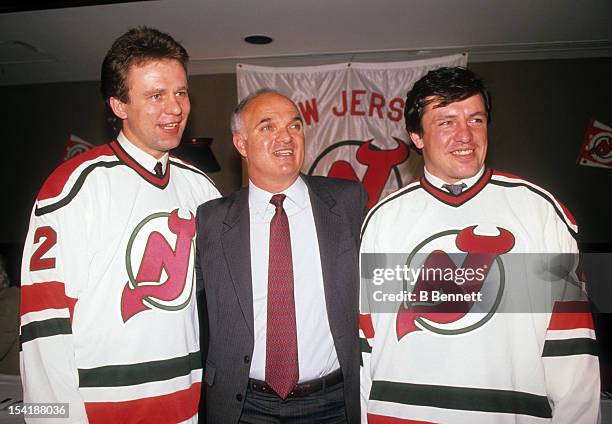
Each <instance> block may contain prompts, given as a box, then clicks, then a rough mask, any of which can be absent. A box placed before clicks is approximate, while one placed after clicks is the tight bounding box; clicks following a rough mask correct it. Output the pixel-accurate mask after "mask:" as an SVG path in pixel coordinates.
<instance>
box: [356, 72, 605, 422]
mask: <svg viewBox="0 0 612 424" xmlns="http://www.w3.org/2000/svg"><path fill="white" fill-rule="evenodd" d="M490 116H491V101H490V97H489V93H488V92H487V91H486V89H485V88H484V86H483V83H482V80H481V79H480V78H479V77H478V76H477V75H476V74H474V73H473V72H471V71H469V70H467V69H465V68H441V69H438V70H434V71H431V72H429V73H428V74H427V75H425V76H424V77H423V78H421V79H420V80H419V81H418V82H417V83H416V84H415V85H414V87H413V89H412V90H411V91H410V92H409V93H408V97H407V99H406V106H405V119H406V127H407V130H408V133H409V135H410V138H411V141H412V142H413V143H414V146H415V147H416V148H418V149H419V150H421V152H422V154H423V158H424V162H425V170H424V176H423V177H422V178H420V179H419V180H417V181H414V182H412V183H410V184H409V185H407V186H406V187H404V188H402V189H400V190H398V191H397V192H395V193H393V194H391V195H390V196H388V197H387V198H385V199H384V200H382V201H381V202H379V203H378V204H377V205H376V206H375V207H373V208H372V210H371V211H370V213H369V214H368V216H367V217H366V220H365V222H364V225H363V228H362V243H361V267H362V270H361V272H362V286H361V301H360V308H361V315H360V338H361V347H362V368H361V408H362V422H364V423H366V422H368V423H394V424H400V423H451V424H452V423H470V424H474V423H476V424H478V423H483V424H484V423H486V424H490V423H568V424H569V423H588V424H590V423H595V422H596V421H597V420H598V414H599V390H600V383H599V365H598V358H597V356H596V353H595V340H594V339H595V336H594V331H593V321H592V319H591V315H590V312H589V307H588V302H586V300H585V296H584V291H583V285H582V283H581V281H580V280H579V278H578V277H577V275H578V274H579V272H578V271H577V270H578V268H577V266H576V265H577V253H578V250H577V244H576V235H577V226H576V223H575V222H574V219H573V218H572V216H571V215H570V214H569V212H568V211H567V210H566V209H565V208H564V206H563V205H562V204H561V203H559V202H558V201H557V200H556V199H555V198H554V197H553V196H552V195H551V194H550V193H548V192H547V191H545V190H544V189H542V188H540V187H538V186H536V185H534V184H532V183H530V182H528V181H525V180H523V179H520V178H518V177H515V176H512V175H508V174H504V173H501V172H497V171H494V170H492V169H490V168H487V167H486V166H485V164H484V162H485V157H486V153H487V142H488V140H487V125H488V122H489V120H490ZM517 264H518V265H517ZM534 264H535V265H538V266H539V268H538V267H533V266H532V265H534ZM542 264H544V265H542ZM522 265H526V266H522ZM527 265H528V266H527ZM560 288H561V289H562V290H559V289H560ZM559 292H561V293H562V294H561V295H558V293H559ZM570 293H573V294H572V295H571V296H570V295H569V294H570Z"/></svg>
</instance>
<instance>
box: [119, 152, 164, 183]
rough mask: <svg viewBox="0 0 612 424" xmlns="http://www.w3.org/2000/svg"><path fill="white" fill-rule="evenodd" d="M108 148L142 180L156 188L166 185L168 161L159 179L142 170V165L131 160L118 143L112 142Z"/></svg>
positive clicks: (146, 170)
mask: <svg viewBox="0 0 612 424" xmlns="http://www.w3.org/2000/svg"><path fill="white" fill-rule="evenodd" d="M110 146H111V148H112V149H113V151H114V152H115V154H116V155H117V156H118V157H119V159H121V160H122V161H123V162H125V164H126V165H127V166H129V167H130V168H132V169H133V170H134V171H136V172H138V174H139V175H140V176H141V177H142V178H144V179H145V180H147V181H148V182H150V183H151V184H154V185H156V186H160V187H165V186H166V185H168V181H169V180H170V161H168V165H167V166H166V173H165V174H164V175H163V176H162V177H161V178H158V177H157V176H156V175H155V174H154V173H152V172H151V171H150V170H148V169H146V168H144V167H143V166H142V165H140V164H139V163H138V162H136V161H135V160H134V159H132V157H131V156H130V155H128V154H127V152H126V151H125V150H123V148H122V147H121V145H120V144H119V143H118V142H116V141H112V142H111V143H110Z"/></svg>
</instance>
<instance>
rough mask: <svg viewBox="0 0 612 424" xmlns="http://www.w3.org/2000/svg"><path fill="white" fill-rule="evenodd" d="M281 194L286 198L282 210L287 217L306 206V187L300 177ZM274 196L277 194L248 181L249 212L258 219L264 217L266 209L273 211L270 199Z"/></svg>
mask: <svg viewBox="0 0 612 424" xmlns="http://www.w3.org/2000/svg"><path fill="white" fill-rule="evenodd" d="M281 193H283V194H284V195H285V196H287V198H286V199H285V202H284V203H283V208H284V209H285V211H286V212H287V215H292V213H291V211H292V210H293V211H296V210H302V209H304V208H306V207H307V206H308V187H307V186H306V183H305V182H304V180H303V179H302V177H298V178H297V179H296V180H295V181H294V182H293V184H291V185H290V186H289V187H287V188H286V189H285V190H283V191H282V192H281ZM274 194H278V193H270V192H267V191H266V190H262V189H261V188H259V187H257V186H256V185H255V184H253V182H252V181H251V180H249V208H250V210H251V212H252V213H255V214H256V215H258V216H260V217H264V216H266V212H267V209H268V208H271V209H274V205H272V204H271V203H270V199H271V198H272V196H273V195H274Z"/></svg>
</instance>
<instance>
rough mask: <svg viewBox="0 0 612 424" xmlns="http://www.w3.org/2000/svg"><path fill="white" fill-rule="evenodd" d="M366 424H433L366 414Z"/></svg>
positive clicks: (431, 423)
mask: <svg viewBox="0 0 612 424" xmlns="http://www.w3.org/2000/svg"><path fill="white" fill-rule="evenodd" d="M368 424H435V423H433V422H431V421H416V420H409V419H406V418H395V417H387V416H385V415H375V414H368Z"/></svg>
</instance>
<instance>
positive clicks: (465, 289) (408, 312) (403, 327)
mask: <svg viewBox="0 0 612 424" xmlns="http://www.w3.org/2000/svg"><path fill="white" fill-rule="evenodd" d="M476 228H477V227H476V226H471V227H467V228H464V229H462V230H449V231H443V232H441V233H438V234H435V235H433V236H431V237H429V238H427V239H426V240H425V241H423V242H421V243H420V244H419V245H418V246H417V247H416V248H415V250H414V251H413V252H412V253H411V254H410V256H409V257H408V260H407V261H406V264H407V265H408V266H409V267H415V268H416V267H419V268H421V274H420V276H419V278H418V279H417V281H416V282H415V283H414V285H413V286H412V293H414V298H415V299H417V301H412V302H403V303H402V304H401V306H400V308H399V311H398V313H397V320H396V332H397V338H398V340H401V339H402V338H403V337H404V336H406V335H408V334H409V333H411V332H414V331H421V330H422V329H426V330H429V331H432V332H435V333H439V334H446V335H450V334H461V333H465V332H468V331H471V330H474V329H475V328H478V327H480V326H481V325H483V324H484V323H485V322H487V321H488V320H489V319H490V318H491V317H492V315H493V314H494V313H495V311H496V309H497V307H498V306H499V302H500V300H501V296H502V294H503V290H504V278H505V277H504V267H503V262H502V260H501V258H500V255H502V254H504V253H507V252H509V251H510V250H511V249H512V247H513V246H514V242H515V239H514V236H513V235H512V233H510V232H509V231H508V230H506V229H504V228H499V227H497V228H496V231H497V232H498V234H497V235H479V234H476V233H475V230H476ZM449 238H450V239H454V245H455V246H456V247H457V249H459V251H460V252H463V253H461V254H453V255H452V256H453V257H459V259H460V260H461V259H462V262H461V263H460V264H459V263H455V261H453V257H451V256H450V255H449V254H448V253H446V252H444V251H443V250H441V249H440V248H438V247H437V246H439V245H440V244H442V245H444V244H445V243H448V241H449V240H448V239H449ZM432 248H433V250H432ZM453 250H454V249H453ZM425 252H431V253H429V254H428V255H424V254H423V253H425ZM418 254H420V255H419V256H417V255H418ZM417 258H424V261H423V263H422V264H417V263H415V262H417V261H418V259H417ZM459 269H460V270H461V273H460V274H461V275H463V276H465V275H470V276H472V277H473V278H470V279H468V280H464V279H462V280H461V281H458V278H456V277H455V278H453V277H451V278H445V277H443V275H445V274H446V273H450V275H459V273H456V271H457V270H459ZM442 270H443V271H444V273H443V272H442ZM493 270H495V271H494V273H495V275H491V274H493ZM429 271H440V272H429ZM432 275H433V276H434V277H433V278H432V277H428V276H432ZM487 284H488V287H486V289H487V291H488V294H489V296H487V297H486V299H488V301H485V302H483V304H481V305H479V307H480V310H479V312H481V313H471V314H469V315H468V313H469V312H474V311H473V308H474V303H475V302H474V296H469V294H472V293H480V292H482V291H484V290H485V285H487ZM405 289H407V287H405ZM434 293H436V295H437V296H438V297H440V293H441V294H442V296H446V295H459V296H458V298H460V299H469V300H459V301H444V300H442V301H439V300H437V299H436V296H432V294H434ZM464 295H468V296H464ZM448 297H450V296H448ZM422 299H425V301H421V300H422ZM430 299H434V301H430ZM443 299H444V297H443Z"/></svg>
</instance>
